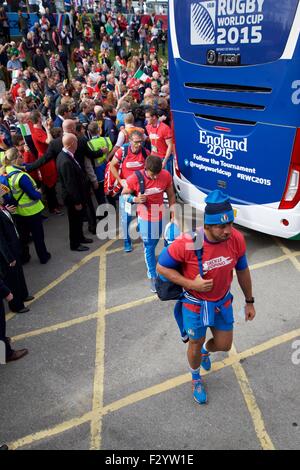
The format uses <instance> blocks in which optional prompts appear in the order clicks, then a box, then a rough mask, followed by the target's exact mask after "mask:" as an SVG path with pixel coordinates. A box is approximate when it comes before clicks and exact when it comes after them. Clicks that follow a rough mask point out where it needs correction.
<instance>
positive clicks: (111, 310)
mask: <svg viewBox="0 0 300 470" xmlns="http://www.w3.org/2000/svg"><path fill="white" fill-rule="evenodd" d="M99 250H100V249H99V248H98V249H97V250H95V255H94V256H99V253H98V251H99ZM96 252H97V253H96ZM112 252H113V250H110V251H107V253H106V254H109V253H112ZM297 255H300V251H299V252H295V253H294V254H293V256H297ZM94 256H93V257H94ZM89 257H90V259H92V258H91V255H89ZM290 257H291V255H290V254H287V255H283V256H280V257H278V258H274V259H272V260H268V261H264V262H262V263H256V264H253V265H252V266H249V269H250V270H251V271H254V270H255V269H260V268H263V267H265V266H270V265H272V264H276V263H281V262H282V261H285V260H287V259H289V258H290ZM86 258H87V257H86ZM87 261H89V259H88V260H87ZM87 261H84V259H83V260H82V261H81V262H80V263H83V264H85V263H86V262H87ZM78 264H79V263H78ZM76 266H77V265H76ZM80 266H82V264H81V265H80ZM80 266H78V267H77V269H78V268H79V267H80ZM70 274H72V273H69V274H68V275H70ZM66 277H67V276H66ZM59 279H60V278H58V279H56V280H55V281H53V283H55V285H57V284H58V283H59V282H61V281H62V280H63V279H62V280H61V281H58V280H59ZM52 287H54V285H53V286H51V285H50V284H49V286H48V289H47V288H45V289H43V290H44V291H45V292H44V294H46V293H47V292H48V290H50V289H51V288H52ZM41 292H42V291H40V292H39V293H38V294H36V298H37V295H39V294H40V295H39V297H41V296H42V295H44V294H41ZM35 300H36V299H35ZM154 300H158V298H157V296H156V295H151V296H149V297H144V298H142V299H139V300H133V301H131V302H128V303H126V304H121V305H116V306H115V307H110V308H108V309H106V311H105V315H109V314H110V313H117V312H121V311H122V310H127V309H129V308H134V307H137V306H139V305H143V304H144V303H148V302H152V301H154ZM33 302H34V301H33ZM97 314H98V312H96V313H94V314H91V315H87V316H81V317H79V318H77V319H74V320H70V321H67V322H63V323H58V324H57V325H53V326H49V327H45V328H41V329H39V330H35V331H33V332H32V333H31V332H29V333H24V334H23V335H17V336H15V337H14V338H13V340H14V341H19V340H20V339H24V338H28V337H30V336H37V335H38V334H44V333H51V332H52V331H57V330H60V329H61V328H68V326H72V325H75V324H79V323H81V322H85V321H89V320H92V319H93V318H96V317H97ZM13 316H15V314H14V313H13V314H11V313H10V314H8V315H6V320H9V319H10V318H12V317H13Z"/></svg>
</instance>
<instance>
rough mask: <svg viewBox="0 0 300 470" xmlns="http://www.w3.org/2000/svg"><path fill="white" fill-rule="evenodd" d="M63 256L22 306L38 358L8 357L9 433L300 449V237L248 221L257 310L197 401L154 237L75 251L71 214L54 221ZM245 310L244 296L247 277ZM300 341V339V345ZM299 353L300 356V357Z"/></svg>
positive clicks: (85, 440)
mask: <svg viewBox="0 0 300 470" xmlns="http://www.w3.org/2000/svg"><path fill="white" fill-rule="evenodd" d="M45 231H46V234H47V235H46V240H47V245H48V247H49V250H50V251H51V253H52V255H53V258H52V260H51V261H50V262H49V263H48V265H46V266H42V265H40V264H39V263H38V260H37V258H36V255H35V252H34V249H33V247H32V248H31V252H32V260H31V262H30V264H28V265H27V266H26V268H25V272H26V276H27V280H28V286H29V287H30V292H31V293H32V294H34V295H35V300H34V301H33V302H32V304H31V306H30V307H31V311H30V312H29V313H27V314H23V315H21V314H19V315H14V316H13V315H11V314H9V315H8V323H7V325H8V334H9V335H10V336H12V337H13V341H14V346H15V347H16V348H21V347H27V348H28V349H29V350H30V353H29V355H28V356H26V357H25V358H24V359H22V360H20V361H18V362H15V363H10V364H7V365H5V366H0V382H1V387H0V402H1V415H2V416H1V420H0V443H1V442H6V443H8V444H9V447H10V448H12V449H95V448H97V449H99V448H101V449H107V450H113V449H120V450H121V449H128V450H139V449H153V450H159V449H178V450H183V449H185V450H188V449H273V448H275V449H297V448H299V442H300V394H299V383H300V341H299V339H300V314H299V305H300V289H299V280H300V272H299V271H300V242H295V241H294V242H292V241H283V240H279V239H275V238H272V237H269V236H266V235H263V234H259V233H256V232H253V231H250V230H244V229H242V231H243V233H244V234H245V237H246V240H247V244H248V260H249V264H250V266H251V270H252V278H253V283H254V295H255V297H256V309H257V318H256V320H255V321H254V322H252V323H247V324H245V322H244V321H243V320H242V319H241V318H240V317H238V316H237V317H236V324H235V339H234V348H233V350H232V351H231V352H230V353H229V354H227V353H222V354H221V353H218V354H215V355H214V358H213V359H214V364H213V368H212V371H211V372H210V373H209V374H207V375H206V376H205V382H206V385H207V390H208V394H209V403H208V404H207V405H204V406H199V405H197V404H196V403H195V402H194V400H193V398H192V392H191V384H190V374H189V373H188V372H187V361H186V354H185V350H186V346H185V345H183V344H182V343H181V342H180V340H179V337H178V331H177V327H176V324H175V321H174V320H173V316H172V303H170V302H165V303H162V302H160V301H159V300H157V298H156V296H155V295H153V294H151V292H150V291H149V286H148V283H147V281H146V280H145V265H144V260H143V250H142V246H141V244H140V243H137V244H136V245H135V248H134V251H133V252H132V253H130V254H125V253H124V252H123V251H122V245H121V242H120V241H114V240H110V241H102V242H101V241H99V240H97V238H96V237H94V238H95V242H94V244H93V245H91V247H92V249H91V251H90V252H88V255H86V254H81V253H74V252H70V251H69V250H68V244H67V220H66V217H65V216H64V217H57V216H56V217H50V218H49V219H48V220H47V221H46V222H45ZM233 294H234V295H235V311H236V312H238V311H239V310H240V309H241V307H242V305H243V296H242V294H241V292H240V291H239V289H238V287H237V282H236V279H235V280H234V284H233ZM294 348H297V349H294ZM298 363H299V364H298Z"/></svg>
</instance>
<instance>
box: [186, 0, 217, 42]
mask: <svg viewBox="0 0 300 470" xmlns="http://www.w3.org/2000/svg"><path fill="white" fill-rule="evenodd" d="M215 26H216V0H211V1H206V2H198V3H192V4H191V45H192V46H201V45H205V44H215V42H216V35H215Z"/></svg>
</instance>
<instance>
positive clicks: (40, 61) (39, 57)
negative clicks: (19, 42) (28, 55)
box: [32, 48, 47, 72]
mask: <svg viewBox="0 0 300 470" xmlns="http://www.w3.org/2000/svg"><path fill="white" fill-rule="evenodd" d="M32 65H33V67H34V68H35V69H36V70H37V71H38V72H43V71H44V69H45V68H46V67H47V62H46V60H45V56H44V54H43V53H42V51H41V49H39V48H37V50H36V54H34V56H33V57H32Z"/></svg>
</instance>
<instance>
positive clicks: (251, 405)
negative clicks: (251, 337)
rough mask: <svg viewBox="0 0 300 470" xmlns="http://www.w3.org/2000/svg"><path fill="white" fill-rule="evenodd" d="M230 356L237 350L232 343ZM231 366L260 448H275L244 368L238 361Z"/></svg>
mask: <svg viewBox="0 0 300 470" xmlns="http://www.w3.org/2000/svg"><path fill="white" fill-rule="evenodd" d="M230 356H233V357H237V351H236V349H235V346H234V345H232V348H231V351H230V352H229V357H230ZM232 368H233V370H234V373H235V376H236V378H237V381H238V383H239V386H240V388H241V391H242V394H243V396H244V400H245V402H246V405H247V408H248V411H249V413H250V416H251V419H252V421H253V425H254V429H255V432H256V435H257V438H258V440H259V442H260V445H261V447H262V449H263V450H275V447H274V445H273V443H272V441H271V438H270V436H269V435H268V433H267V431H266V427H265V424H264V420H263V417H262V414H261V411H260V409H259V407H258V404H257V402H256V399H255V396H254V393H253V391H252V388H251V386H250V383H249V380H248V378H247V375H246V373H245V370H244V368H243V367H242V365H241V364H240V363H239V361H237V362H235V363H234V364H233V365H232Z"/></svg>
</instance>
